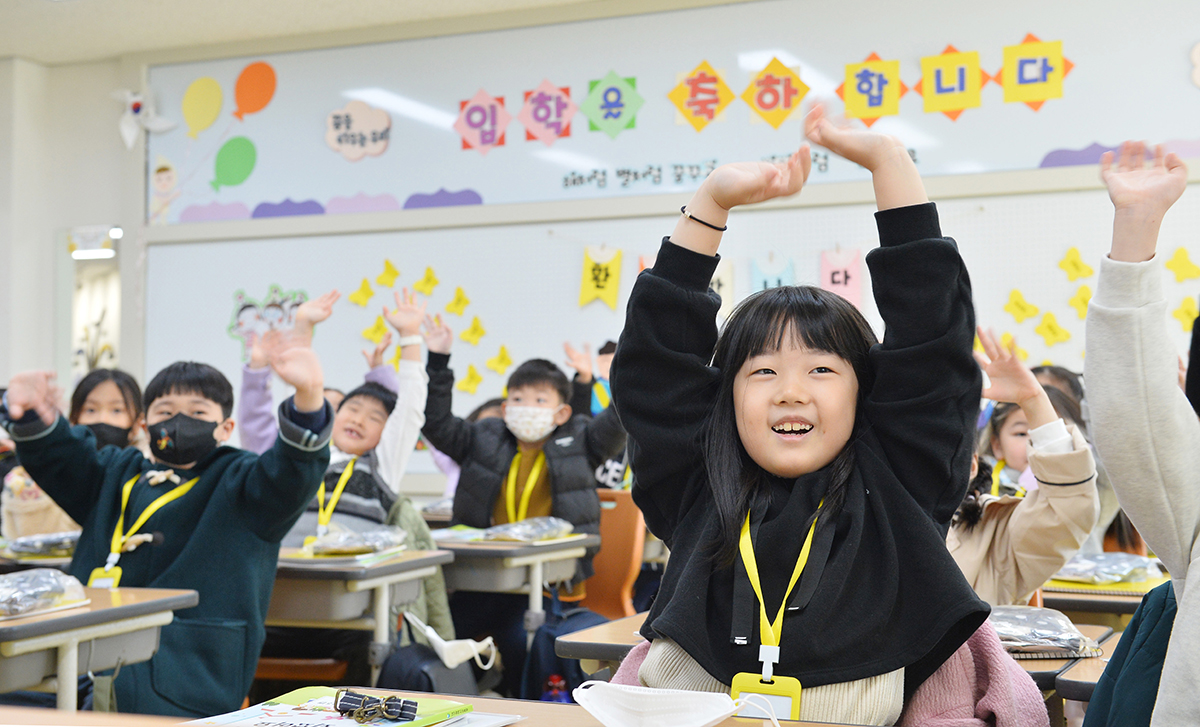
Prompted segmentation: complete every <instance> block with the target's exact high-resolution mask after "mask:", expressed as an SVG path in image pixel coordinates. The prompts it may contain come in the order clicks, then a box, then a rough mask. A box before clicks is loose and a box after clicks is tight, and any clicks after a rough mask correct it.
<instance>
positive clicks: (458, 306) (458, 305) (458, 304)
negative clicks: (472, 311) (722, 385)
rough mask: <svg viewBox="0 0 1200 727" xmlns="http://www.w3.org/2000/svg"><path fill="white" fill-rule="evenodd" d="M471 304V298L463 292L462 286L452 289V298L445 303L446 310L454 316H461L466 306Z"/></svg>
mask: <svg viewBox="0 0 1200 727" xmlns="http://www.w3.org/2000/svg"><path fill="white" fill-rule="evenodd" d="M469 305H471V299H470V298H468V297H467V294H466V293H464V292H463V289H462V288H455V289H454V300H452V301H450V302H449V303H447V304H446V312H447V313H453V314H454V315H456V316H461V315H462V314H463V311H464V310H465V309H466V307H467V306H469Z"/></svg>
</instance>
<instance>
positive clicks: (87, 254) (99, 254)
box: [71, 247, 117, 260]
mask: <svg viewBox="0 0 1200 727" xmlns="http://www.w3.org/2000/svg"><path fill="white" fill-rule="evenodd" d="M116 255H117V251H116V250H113V249H112V248H107V247H106V248H100V249H99V250H76V251H75V252H73V253H71V257H73V258H75V259H76V260H107V259H108V258H110V257H116Z"/></svg>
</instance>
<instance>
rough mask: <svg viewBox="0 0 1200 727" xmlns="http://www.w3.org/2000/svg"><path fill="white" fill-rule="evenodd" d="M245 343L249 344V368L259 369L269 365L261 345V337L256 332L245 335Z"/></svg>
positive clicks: (265, 350) (271, 332) (265, 352)
mask: <svg viewBox="0 0 1200 727" xmlns="http://www.w3.org/2000/svg"><path fill="white" fill-rule="evenodd" d="M273 333H276V331H268V333H267V335H271V334H273ZM246 342H247V343H249V344H250V368H252V369H261V368H263V367H265V366H269V365H270V363H271V362H270V361H269V360H267V349H266V347H265V346H264V345H263V336H261V335H259V333H258V332H257V331H250V332H249V333H247V334H246Z"/></svg>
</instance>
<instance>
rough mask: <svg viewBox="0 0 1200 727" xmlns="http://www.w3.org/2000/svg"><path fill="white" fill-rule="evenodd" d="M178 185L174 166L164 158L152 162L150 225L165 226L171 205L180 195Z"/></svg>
mask: <svg viewBox="0 0 1200 727" xmlns="http://www.w3.org/2000/svg"><path fill="white" fill-rule="evenodd" d="M178 184H179V175H178V174H177V173H176V172H175V167H174V165H172V164H171V162H170V161H168V160H167V159H166V158H165V157H163V156H159V157H158V159H156V160H155V162H154V176H153V178H152V179H151V185H152V187H153V190H152V192H151V194H152V198H151V200H150V219H149V223H150V224H152V225H165V224H167V214H168V212H170V210H171V203H172V202H174V201H175V200H176V199H177V198H178V197H179V195H180V191H179V189H178V188H177V187H178Z"/></svg>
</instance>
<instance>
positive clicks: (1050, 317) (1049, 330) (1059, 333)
mask: <svg viewBox="0 0 1200 727" xmlns="http://www.w3.org/2000/svg"><path fill="white" fill-rule="evenodd" d="M1033 332H1034V333H1036V334H1038V335H1039V336H1041V337H1042V338H1043V339H1044V340H1045V341H1046V345H1047V346H1053V345H1055V344H1058V343H1065V342H1067V341H1069V340H1071V333H1070V332H1069V331H1067V329H1065V328H1063V327H1062V326H1060V325H1058V319H1057V318H1055V317H1054V314H1053V313H1047V314H1046V315H1044V316H1042V322H1041V323H1039V324H1037V327H1036V328H1034V329H1033Z"/></svg>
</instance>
